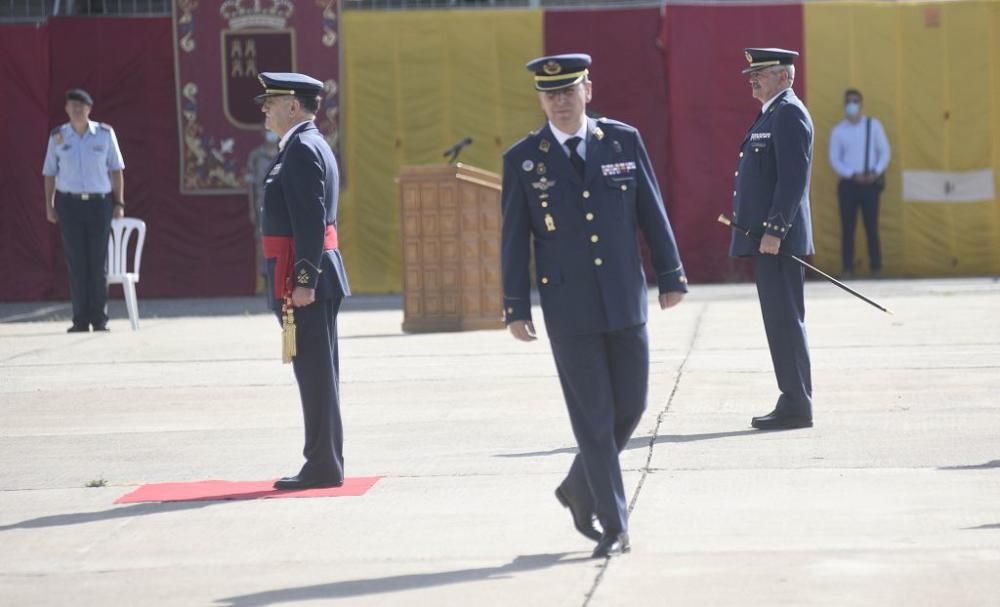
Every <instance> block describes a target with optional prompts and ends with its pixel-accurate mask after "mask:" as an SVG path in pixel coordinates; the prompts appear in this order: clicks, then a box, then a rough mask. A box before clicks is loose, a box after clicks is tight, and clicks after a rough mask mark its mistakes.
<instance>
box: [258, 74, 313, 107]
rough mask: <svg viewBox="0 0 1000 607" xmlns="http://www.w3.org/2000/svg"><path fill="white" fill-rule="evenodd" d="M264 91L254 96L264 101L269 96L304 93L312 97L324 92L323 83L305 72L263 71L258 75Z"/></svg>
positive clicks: (305, 95) (261, 101)
mask: <svg viewBox="0 0 1000 607" xmlns="http://www.w3.org/2000/svg"><path fill="white" fill-rule="evenodd" d="M257 80H260V85H261V86H263V87H264V92H263V93H261V94H260V95H257V96H256V97H254V101H256V102H257V103H263V101H264V100H265V99H267V98H268V97H281V96H284V95H302V96H304V97H311V96H315V95H319V94H320V93H322V92H323V83H322V82H320V81H319V80H316V79H315V78H312V77H310V76H306V75H305V74H296V73H294V72H261V73H260V74H259V75H258V76H257Z"/></svg>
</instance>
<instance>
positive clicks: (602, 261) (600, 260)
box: [594, 257, 604, 266]
mask: <svg viewBox="0 0 1000 607" xmlns="http://www.w3.org/2000/svg"><path fill="white" fill-rule="evenodd" d="M603 263H604V260H603V259H601V258H600V257H598V258H597V259H595V260H594V265H595V266H599V265H601V264H603Z"/></svg>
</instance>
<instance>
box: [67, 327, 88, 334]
mask: <svg viewBox="0 0 1000 607" xmlns="http://www.w3.org/2000/svg"><path fill="white" fill-rule="evenodd" d="M66 332H67V333H89V332H90V327H88V326H87V325H82V326H81V325H73V326H72V327H70V328H68V329H66Z"/></svg>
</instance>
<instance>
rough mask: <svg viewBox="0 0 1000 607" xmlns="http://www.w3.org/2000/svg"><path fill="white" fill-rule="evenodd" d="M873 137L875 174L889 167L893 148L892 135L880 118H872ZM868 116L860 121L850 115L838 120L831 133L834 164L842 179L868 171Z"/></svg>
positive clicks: (870, 156) (871, 156)
mask: <svg viewBox="0 0 1000 607" xmlns="http://www.w3.org/2000/svg"><path fill="white" fill-rule="evenodd" d="M871 120H872V131H871V136H870V137H868V167H867V170H868V171H871V172H873V173H879V174H882V173H884V172H885V170H886V169H887V168H889V159H890V158H891V156H892V151H891V150H890V148H889V138H888V137H886V135H885V129H884V128H882V123H881V122H879V119H878V118H872V119H871ZM867 121H868V117H867V116H862V118H861V120H860V121H859V122H858V123H856V124H851V121H850V120H847V119H846V118H845V119H843V120H841V121H840V122H838V123H837V126H835V127H833V132H831V133H830V166H832V167H833V170H834V171H836V172H837V175H839V176H840V178H841V179H850V178H851V177H852V176H853V175H855V174H856V173H864V172H865V170H866V167H865V137H866V132H867V130H868V127H867V126H866V124H865V123H866V122H867Z"/></svg>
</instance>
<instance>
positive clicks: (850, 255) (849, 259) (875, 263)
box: [837, 179, 882, 272]
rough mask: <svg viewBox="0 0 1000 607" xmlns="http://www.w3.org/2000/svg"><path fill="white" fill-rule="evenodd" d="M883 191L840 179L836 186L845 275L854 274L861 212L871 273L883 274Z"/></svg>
mask: <svg viewBox="0 0 1000 607" xmlns="http://www.w3.org/2000/svg"><path fill="white" fill-rule="evenodd" d="M881 193H882V192H881V190H880V189H879V187H878V186H876V185H871V184H864V183H854V182H853V181H851V180H850V179H841V180H840V183H839V184H838V185H837V199H838V200H839V204H840V252H841V261H842V262H843V266H844V271H845V272H853V271H854V227H855V226H856V225H857V223H858V208H860V209H861V220H862V221H863V222H864V225H865V236H866V237H867V239H868V261H869V268H870V269H871V271H872V272H879V271H881V270H882V248H881V245H880V244H879V238H878V204H879V195H880V194H881Z"/></svg>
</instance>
